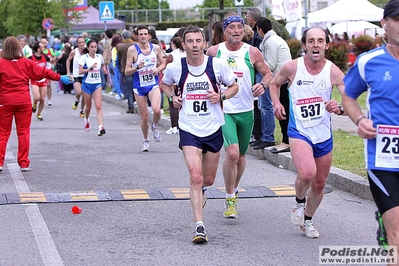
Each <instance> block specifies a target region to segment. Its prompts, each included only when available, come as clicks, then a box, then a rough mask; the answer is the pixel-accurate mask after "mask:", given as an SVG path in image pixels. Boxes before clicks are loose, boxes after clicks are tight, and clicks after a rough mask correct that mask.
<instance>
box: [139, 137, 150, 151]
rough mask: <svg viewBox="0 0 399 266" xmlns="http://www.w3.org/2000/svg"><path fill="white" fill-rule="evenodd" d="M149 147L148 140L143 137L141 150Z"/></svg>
mask: <svg viewBox="0 0 399 266" xmlns="http://www.w3.org/2000/svg"><path fill="white" fill-rule="evenodd" d="M149 148H150V141H149V140H148V139H145V140H144V141H143V147H142V148H141V151H147V152H148V149H149Z"/></svg>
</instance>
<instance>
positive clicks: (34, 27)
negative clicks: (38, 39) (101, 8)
mask: <svg viewBox="0 0 399 266" xmlns="http://www.w3.org/2000/svg"><path fill="white" fill-rule="evenodd" d="M76 3H77V0H53V1H50V2H49V1H47V0H29V1H26V0H2V1H0V15H1V17H2V18H3V20H2V22H0V29H2V30H1V32H2V33H4V35H5V36H7V35H14V36H17V35H20V34H26V35H35V36H37V35H42V34H44V33H45V31H44V29H43V28H42V21H43V19H45V18H51V19H52V20H53V21H54V28H55V29H57V28H66V27H67V26H68V23H69V21H68V19H67V14H66V13H64V10H65V9H66V8H68V7H69V8H72V7H73V6H75V5H76ZM33 10H34V11H35V12H32V11H33ZM70 15H71V14H70ZM72 16H74V17H75V19H76V20H77V21H80V20H81V14H78V13H76V12H72ZM5 36H3V37H5Z"/></svg>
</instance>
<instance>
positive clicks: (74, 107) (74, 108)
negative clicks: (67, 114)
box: [72, 101, 79, 110]
mask: <svg viewBox="0 0 399 266" xmlns="http://www.w3.org/2000/svg"><path fill="white" fill-rule="evenodd" d="M78 105H79V102H77V101H75V102H74V103H73V104H72V109H73V110H76V109H78Z"/></svg>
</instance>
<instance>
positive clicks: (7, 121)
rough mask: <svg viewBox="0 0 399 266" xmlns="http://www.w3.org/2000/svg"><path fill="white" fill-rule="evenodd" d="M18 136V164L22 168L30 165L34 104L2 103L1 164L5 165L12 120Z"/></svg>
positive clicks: (0, 106)
mask: <svg viewBox="0 0 399 266" xmlns="http://www.w3.org/2000/svg"><path fill="white" fill-rule="evenodd" d="M14 117H15V126H16V129H17V136H18V158H17V160H18V164H19V166H20V167H21V168H26V167H29V165H30V160H29V158H28V156H29V148H30V125H31V121H32V105H31V104H30V103H28V104H20V105H0V166H4V158H5V155H6V148H7V142H8V139H9V138H10V135H11V129H12V120H13V118H14Z"/></svg>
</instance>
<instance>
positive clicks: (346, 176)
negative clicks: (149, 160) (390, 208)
mask: <svg viewBox="0 0 399 266" xmlns="http://www.w3.org/2000/svg"><path fill="white" fill-rule="evenodd" d="M103 101H104V102H107V103H110V104H114V105H117V106H120V107H122V108H124V109H125V110H127V108H128V107H127V103H126V101H125V100H116V99H115V98H114V97H113V96H111V95H109V94H107V93H104V92H103ZM134 112H135V113H138V109H137V106H136V105H135V106H134ZM149 119H150V120H152V115H151V114H150V115H149ZM159 124H160V125H161V127H163V128H169V127H170V119H169V117H167V116H164V115H162V116H161V120H160V121H159ZM247 154H251V155H254V156H256V157H258V158H259V159H261V160H266V161H268V162H269V163H271V164H273V165H275V166H279V167H281V166H282V167H283V168H285V169H288V170H291V171H296V169H295V167H294V164H293V162H292V158H291V153H287V152H286V153H272V152H271V151H270V150H269V149H263V150H254V149H253V148H252V147H251V146H249V148H248V151H247ZM327 184H329V185H331V186H333V187H335V188H337V189H340V190H343V191H346V192H349V193H351V194H354V195H356V196H358V197H360V198H362V199H367V200H373V197H372V195H371V192H370V187H369V183H368V181H367V179H365V178H363V177H361V176H358V175H355V174H353V173H351V172H348V171H345V170H341V169H339V168H336V167H334V166H331V169H330V174H329V175H328V178H327Z"/></svg>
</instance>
